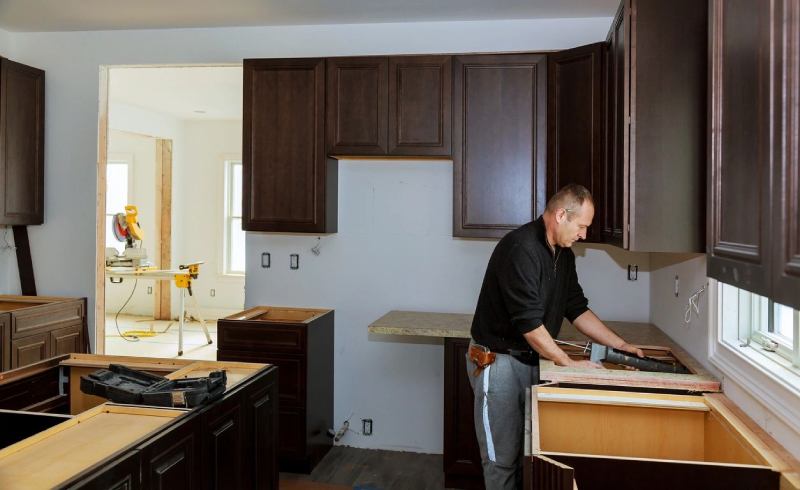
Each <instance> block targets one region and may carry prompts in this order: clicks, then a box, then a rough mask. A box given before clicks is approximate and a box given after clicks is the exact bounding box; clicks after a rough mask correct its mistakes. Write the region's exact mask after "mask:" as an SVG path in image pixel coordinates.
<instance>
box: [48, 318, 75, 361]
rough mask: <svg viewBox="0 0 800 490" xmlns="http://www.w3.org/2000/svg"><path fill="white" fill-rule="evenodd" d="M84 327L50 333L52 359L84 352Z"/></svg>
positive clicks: (67, 328) (68, 328)
mask: <svg viewBox="0 0 800 490" xmlns="http://www.w3.org/2000/svg"><path fill="white" fill-rule="evenodd" d="M82 332H83V325H73V326H71V327H66V328H59V329H58V330H53V331H52V332H50V357H55V356H60V355H62V354H71V353H73V352H77V353H80V352H82V351H83V349H82V347H83V337H82V335H81V333H82Z"/></svg>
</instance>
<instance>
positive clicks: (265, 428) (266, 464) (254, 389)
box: [242, 368, 278, 490]
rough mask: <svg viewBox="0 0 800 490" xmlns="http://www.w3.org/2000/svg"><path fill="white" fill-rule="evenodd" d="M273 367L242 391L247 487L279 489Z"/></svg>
mask: <svg viewBox="0 0 800 490" xmlns="http://www.w3.org/2000/svg"><path fill="white" fill-rule="evenodd" d="M276 371H277V369H275V368H272V369H270V371H269V372H268V373H265V374H263V375H261V376H260V377H259V378H258V379H257V380H253V381H251V382H250V386H248V387H247V389H246V390H245V391H244V392H243V393H242V403H244V410H245V418H244V421H245V434H247V435H248V436H247V439H246V441H245V458H244V465H245V471H244V473H245V475H247V477H248V478H250V479H252V481H251V480H245V483H246V485H245V486H246V487H249V488H263V489H268V490H277V489H278V459H277V458H278V452H277V445H278V377H277V374H278V373H277V372H276Z"/></svg>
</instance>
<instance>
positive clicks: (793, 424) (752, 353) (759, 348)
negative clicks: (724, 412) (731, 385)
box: [709, 279, 800, 433]
mask: <svg viewBox="0 0 800 490" xmlns="http://www.w3.org/2000/svg"><path fill="white" fill-rule="evenodd" d="M723 287H724V286H723V285H722V283H720V282H718V281H715V280H713V279H709V305H710V309H709V325H710V327H711V328H709V337H710V338H709V361H710V362H711V364H713V365H714V366H715V367H716V368H718V369H719V370H720V371H721V372H722V373H723V374H724V376H725V377H728V378H731V379H732V380H733V381H734V382H735V383H736V384H738V385H740V386H741V387H742V388H744V390H745V391H747V392H748V393H749V394H750V395H751V396H753V397H754V398H755V399H757V400H758V401H759V402H760V403H762V404H763V405H764V406H767V407H769V408H770V410H771V411H772V412H774V413H775V415H777V416H778V417H779V418H780V419H781V420H782V421H783V422H784V423H786V424H787V425H788V426H789V427H790V428H792V429H793V430H794V431H795V432H797V433H800V411H798V410H797V406H798V404H800V366H798V364H800V352H799V351H798V348H799V347H800V341H798V331H797V329H798V323H797V322H795V324H794V328H795V330H794V333H793V334H794V339H795V342H794V345H793V348H792V350H791V353H790V352H787V351H786V350H785V349H784V350H783V352H768V351H766V350H764V348H763V344H762V341H763V339H764V338H769V339H770V340H772V339H774V338H775V337H778V336H776V335H774V334H770V333H769V332H765V330H767V329H766V328H758V327H759V326H761V325H763V322H764V317H765V316H766V315H765V313H766V312H764V311H763V308H762V305H760V304H759V301H754V300H753V297H752V296H750V297H749V298H747V295H746V294H744V295H743V294H740V295H739V298H740V300H739V305H738V307H737V308H731V305H729V304H726V305H723V300H722V297H721V296H722V294H723ZM745 293H746V292H745ZM743 298H746V299H743ZM747 299H749V301H748V300H747ZM723 309H726V310H727V311H726V313H725V314H723ZM796 315H797V313H795V316H796ZM723 322H724V323H725V324H723ZM783 343H784V347H786V345H785V340H784V341H783ZM779 344H780V343H779Z"/></svg>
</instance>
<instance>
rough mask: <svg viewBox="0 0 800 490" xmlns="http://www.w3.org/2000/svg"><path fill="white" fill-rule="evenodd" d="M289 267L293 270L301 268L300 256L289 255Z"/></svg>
mask: <svg viewBox="0 0 800 490" xmlns="http://www.w3.org/2000/svg"><path fill="white" fill-rule="evenodd" d="M289 267H290V268H292V269H299V268H300V254H291V255H289Z"/></svg>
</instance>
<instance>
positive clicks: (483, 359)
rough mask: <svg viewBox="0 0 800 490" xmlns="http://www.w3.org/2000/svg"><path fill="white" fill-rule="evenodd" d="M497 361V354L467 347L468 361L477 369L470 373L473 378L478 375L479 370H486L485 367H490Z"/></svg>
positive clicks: (472, 346)
mask: <svg viewBox="0 0 800 490" xmlns="http://www.w3.org/2000/svg"><path fill="white" fill-rule="evenodd" d="M496 359H497V354H495V353H494V352H486V351H485V350H483V349H482V348H480V347H476V346H475V345H470V346H469V360H470V361H472V363H473V364H475V366H477V368H476V369H475V371H474V372H473V373H472V375H473V376H477V375H478V374H480V372H481V370H483V369H486V366H488V365H490V364H491V363H493V362H494V361H495V360H496Z"/></svg>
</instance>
